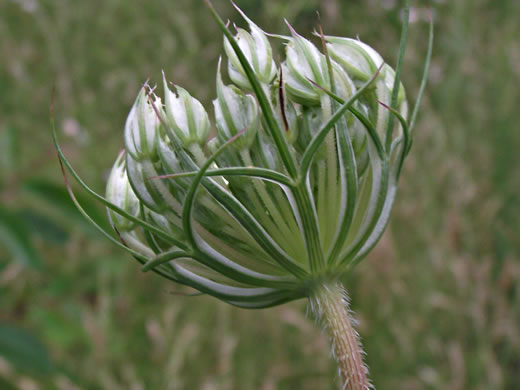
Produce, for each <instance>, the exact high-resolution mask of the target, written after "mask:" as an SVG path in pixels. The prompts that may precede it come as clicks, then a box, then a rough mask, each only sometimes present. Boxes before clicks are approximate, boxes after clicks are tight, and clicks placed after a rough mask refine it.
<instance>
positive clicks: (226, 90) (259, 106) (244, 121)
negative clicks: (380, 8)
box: [60, 6, 411, 390]
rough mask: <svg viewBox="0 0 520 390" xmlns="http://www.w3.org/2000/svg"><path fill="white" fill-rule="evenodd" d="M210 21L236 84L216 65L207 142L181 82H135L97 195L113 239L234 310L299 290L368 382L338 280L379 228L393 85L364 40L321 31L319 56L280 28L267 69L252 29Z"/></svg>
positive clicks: (397, 146) (395, 135)
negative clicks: (277, 51)
mask: <svg viewBox="0 0 520 390" xmlns="http://www.w3.org/2000/svg"><path fill="white" fill-rule="evenodd" d="M210 9H212V8H211V6H210ZM212 12H214V10H213V9H212ZM214 15H215V17H216V20H217V22H218V23H219V25H220V27H221V28H222V30H223V31H224V34H225V41H224V47H225V52H226V54H227V56H228V60H229V63H228V64H229V65H228V76H229V78H230V79H231V81H232V82H233V83H234V85H233V84H230V85H226V84H225V83H224V80H223V76H222V74H221V69H220V61H219V65H218V70H217V77H216V86H217V96H216V99H215V100H214V101H213V105H214V112H215V117H214V124H215V127H216V136H215V137H213V138H212V139H210V140H209V141H208V137H209V134H210V130H211V129H210V128H211V123H210V120H209V117H208V114H207V111H206V110H205V109H204V107H203V105H202V104H201V103H200V102H199V101H198V100H196V99H195V98H194V97H192V96H191V95H190V94H189V93H188V92H187V91H186V90H184V89H183V88H181V87H178V86H176V87H175V88H176V93H174V92H173V91H171V90H170V88H169V87H168V83H167V82H166V79H164V83H163V84H164V93H165V99H164V105H163V103H162V100H161V99H160V98H159V97H157V96H156V95H155V93H154V92H152V91H151V90H150V89H149V88H148V87H143V88H142V90H141V91H140V93H139V94H138V96H137V99H136V101H135V103H134V105H133V107H132V108H131V110H130V113H129V115H128V119H127V121H126V125H125V130H124V139H125V151H124V152H123V153H122V154H121V155H120V156H119V157H118V158H117V160H116V163H115V164H114V166H113V168H112V172H111V174H110V178H109V181H108V184H107V191H106V194H107V197H106V200H105V199H103V201H104V202H105V204H106V205H107V206H108V209H109V211H108V212H109V218H110V220H111V223H112V226H113V227H114V229H115V230H116V232H117V234H118V235H119V238H120V239H121V243H119V245H120V246H122V247H124V248H125V249H127V250H128V251H129V252H130V253H131V254H132V255H133V256H134V257H135V258H137V259H138V260H139V261H140V262H142V263H143V264H144V266H143V269H144V270H154V271H155V272H158V273H159V274H161V275H162V276H165V277H167V278H168V279H171V280H173V281H176V282H178V283H181V284H184V285H187V286H190V287H193V288H194V289H197V290H199V291H201V292H203V293H206V294H210V295H212V296H214V297H216V298H218V299H221V300H223V301H225V302H228V303H230V304H233V305H236V306H241V307H246V308H263V307H269V306H274V305H278V304H281V303H284V302H287V301H290V300H294V299H298V298H304V297H307V298H309V299H310V300H311V302H312V304H313V307H314V308H315V312H316V313H317V314H318V315H320V316H323V318H324V319H325V320H326V322H327V326H328V327H329V329H331V337H332V338H333V339H334V345H335V352H336V354H338V355H340V356H342V357H341V359H340V365H341V369H342V373H343V376H344V379H345V382H346V383H347V384H348V385H349V386H350V387H348V388H349V389H356V390H357V389H365V388H368V386H369V385H368V381H367V379H366V373H365V371H364V368H363V367H362V365H361V360H362V359H361V355H360V353H359V348H358V347H357V343H358V342H357V339H356V336H355V332H354V331H353V329H352V326H351V325H350V322H349V314H348V311H347V310H346V308H345V304H346V300H345V297H344V293H343V289H342V288H341V286H340V284H339V283H340V282H339V279H340V277H341V276H342V275H344V274H345V273H347V272H349V271H350V270H351V269H352V268H353V267H354V266H355V265H356V264H357V263H358V262H359V261H361V260H362V259H363V258H364V257H365V256H366V255H367V253H368V252H369V251H370V250H371V248H372V247H373V246H374V245H375V244H376V243H377V241H378V240H379V238H380V237H381V235H382V233H383V231H384V229H385V227H386V224H387V222H388V219H389V216H390V211H391V209H392V205H393V201H394V198H395V194H396V187H397V182H398V179H399V175H400V172H401V166H402V163H403V161H404V158H405V157H406V154H407V153H408V151H409V148H410V145H411V134H410V129H409V127H408V124H407V120H406V116H407V113H408V103H407V99H406V94H405V91H404V87H403V86H402V84H401V83H400V82H399V83H396V73H395V71H394V70H393V69H392V68H391V67H390V66H389V65H387V64H384V62H383V59H382V58H381V56H380V55H379V54H378V53H377V52H376V51H375V50H374V49H372V48H371V47H369V46H368V45H366V44H364V43H362V42H360V41H358V40H353V39H348V38H339V37H325V40H326V42H327V46H326V47H327V50H326V51H325V52H323V53H322V52H320V50H319V49H318V48H317V47H316V46H315V45H314V44H312V43H311V42H310V41H309V40H307V39H305V38H303V37H302V36H301V35H299V34H297V33H296V32H295V31H294V30H293V29H292V27H290V26H289V28H290V32H291V35H290V36H289V37H283V39H284V42H285V44H286V58H285V60H284V61H283V62H282V64H281V66H280V67H281V69H280V71H278V69H279V68H280V67H279V66H277V65H276V64H275V62H274V60H273V58H272V49H271V46H270V43H269V41H268V39H267V36H266V34H265V33H264V32H263V31H262V30H261V29H260V28H259V27H258V26H256V25H255V24H254V23H253V22H251V21H250V20H249V19H247V18H246V20H247V21H248V23H249V27H250V29H251V32H247V31H245V30H241V29H238V33H237V35H236V36H233V35H232V33H231V32H230V31H229V30H228V29H227V27H226V26H225V24H224V23H223V22H222V20H221V19H220V18H219V17H218V16H217V15H216V13H214ZM244 16H245V15H244ZM329 54H330V57H329ZM394 84H396V85H397V88H398V90H397V91H394ZM393 121H395V122H396V123H397V125H393ZM60 156H61V157H62V158H63V154H61V151H60ZM67 166H68V165H67ZM80 183H81V184H82V185H83V183H82V182H81V181H80ZM98 198H101V197H99V196H98ZM104 233H105V234H106V235H108V236H109V233H107V232H104ZM112 239H113V240H115V239H114V238H113V237H112ZM342 332H343V333H346V334H345V335H344V334H342ZM343 356H345V358H343ZM349 370H351V371H352V370H353V371H354V374H355V376H352V377H350V376H349V375H350V373H349Z"/></svg>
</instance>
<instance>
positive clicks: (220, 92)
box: [213, 61, 260, 149]
mask: <svg viewBox="0 0 520 390" xmlns="http://www.w3.org/2000/svg"><path fill="white" fill-rule="evenodd" d="M213 105H214V106H215V121H216V125H217V128H218V130H219V137H221V138H222V139H224V140H228V139H229V138H231V137H233V136H235V135H236V134H238V133H239V132H241V131H244V132H243V134H241V135H240V136H239V138H238V139H237V140H236V141H235V142H233V145H234V146H235V147H236V148H239V149H241V148H248V147H249V146H251V144H252V143H253V141H254V139H255V136H256V133H257V131H258V128H259V126H260V112H259V109H258V105H257V103H256V100H255V98H254V97H253V96H252V95H246V94H244V93H243V92H242V91H240V90H239V89H237V88H235V87H234V86H227V85H224V83H223V82H222V76H221V73H220V61H219V66H218V71H217V99H215V100H214V101H213Z"/></svg>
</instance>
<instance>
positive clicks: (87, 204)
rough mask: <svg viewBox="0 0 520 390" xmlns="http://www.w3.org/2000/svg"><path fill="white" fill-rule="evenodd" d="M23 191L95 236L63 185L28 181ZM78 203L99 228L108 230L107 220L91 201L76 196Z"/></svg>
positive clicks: (46, 181) (45, 181)
mask: <svg viewBox="0 0 520 390" xmlns="http://www.w3.org/2000/svg"><path fill="white" fill-rule="evenodd" d="M23 188H24V190H25V191H26V192H28V193H30V194H32V195H34V196H36V197H37V198H38V199H39V200H41V201H43V202H44V203H46V204H47V205H49V206H51V207H52V208H53V209H54V210H56V211H57V212H59V213H60V214H61V215H62V216H64V217H65V218H67V219H68V220H70V222H71V223H72V224H74V225H77V226H80V227H81V228H82V229H83V230H84V231H85V233H87V234H92V235H93V234H97V233H94V232H96V229H94V228H93V227H92V225H91V224H90V223H88V222H87V221H86V220H85V219H84V218H83V216H82V215H81V213H80V212H79V211H78V210H77V208H76V206H75V205H74V202H73V201H72V200H71V199H70V197H69V194H68V192H67V190H66V188H65V185H63V184H57V183H54V182H52V181H48V180H45V179H30V180H27V181H26V182H25V183H24V186H23ZM77 199H78V202H79V203H80V204H81V206H82V207H83V209H85V211H86V212H87V214H88V215H89V216H90V217H91V218H92V219H93V220H94V221H95V222H96V223H97V224H98V225H100V226H101V227H103V228H104V229H109V226H108V222H107V218H106V217H105V215H104V214H103V213H102V212H101V211H100V210H99V208H98V207H96V205H95V204H94V202H92V200H91V199H90V198H88V197H85V196H77Z"/></svg>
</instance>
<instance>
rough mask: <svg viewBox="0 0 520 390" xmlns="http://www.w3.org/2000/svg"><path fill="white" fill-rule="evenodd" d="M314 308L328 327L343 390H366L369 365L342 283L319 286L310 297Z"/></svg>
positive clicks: (315, 314)
mask: <svg viewBox="0 0 520 390" xmlns="http://www.w3.org/2000/svg"><path fill="white" fill-rule="evenodd" d="M310 302H311V310H312V312H313V314H314V316H315V317H316V319H317V320H318V321H319V322H321V324H322V326H323V327H324V328H325V329H326V331H327V333H328V335H329V338H330V342H331V344H332V351H333V355H334V358H335V359H336V361H337V363H338V373H339V376H340V377H341V386H340V388H341V389H342V390H367V389H370V388H372V386H371V384H370V382H369V380H368V368H367V366H366V365H365V363H364V362H363V355H364V352H363V348H362V346H361V341H360V339H359V335H358V333H357V332H356V330H355V329H354V324H355V320H354V319H353V318H352V313H351V311H350V309H349V298H348V296H347V294H346V292H345V289H344V288H343V286H342V285H341V283H339V282H334V283H329V284H324V285H320V286H319V287H317V288H316V289H315V292H314V294H313V295H312V297H311V298H310Z"/></svg>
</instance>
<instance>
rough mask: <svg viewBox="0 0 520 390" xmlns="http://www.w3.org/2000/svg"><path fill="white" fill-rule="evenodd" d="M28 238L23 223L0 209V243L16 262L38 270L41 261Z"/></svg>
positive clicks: (5, 210) (3, 209)
mask: <svg viewBox="0 0 520 390" xmlns="http://www.w3.org/2000/svg"><path fill="white" fill-rule="evenodd" d="M29 236H30V233H29V232H28V231H27V229H26V228H25V226H24V225H23V223H21V222H20V221H19V220H18V219H17V218H16V217H15V216H14V215H13V214H12V213H10V212H9V211H8V210H7V209H5V208H4V207H0V242H1V243H2V244H3V245H4V247H5V248H6V249H7V251H8V252H9V253H10V254H11V255H12V256H13V257H14V258H15V259H16V260H18V261H20V262H22V263H23V264H25V265H26V266H29V267H31V268H36V269H38V268H41V266H42V260H41V258H40V255H39V254H38V252H37V251H36V249H34V247H33V245H32V243H31V240H30V238H29Z"/></svg>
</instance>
